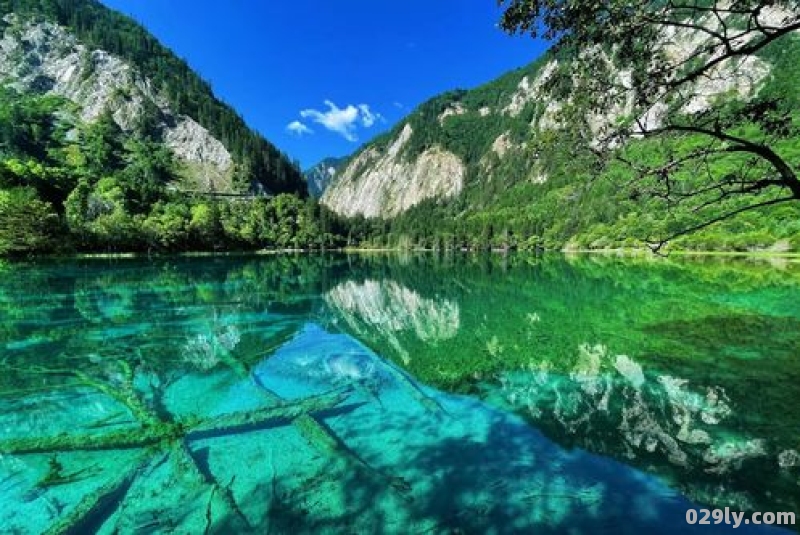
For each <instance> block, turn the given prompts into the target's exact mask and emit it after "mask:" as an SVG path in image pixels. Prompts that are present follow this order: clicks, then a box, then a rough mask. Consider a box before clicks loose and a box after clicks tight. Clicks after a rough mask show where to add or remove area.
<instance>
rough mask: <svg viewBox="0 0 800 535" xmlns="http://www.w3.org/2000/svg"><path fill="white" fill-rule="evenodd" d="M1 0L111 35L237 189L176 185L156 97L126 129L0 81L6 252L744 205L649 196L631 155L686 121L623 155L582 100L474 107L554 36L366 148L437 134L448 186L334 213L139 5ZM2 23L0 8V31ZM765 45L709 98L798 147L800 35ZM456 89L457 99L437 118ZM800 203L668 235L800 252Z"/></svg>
mask: <svg viewBox="0 0 800 535" xmlns="http://www.w3.org/2000/svg"><path fill="white" fill-rule="evenodd" d="M0 12H2V13H10V12H13V13H15V14H17V15H18V16H22V17H28V18H31V19H32V20H38V19H44V20H50V21H55V22H57V23H59V24H61V25H63V26H64V27H66V28H67V29H68V30H69V31H70V32H72V33H73V34H74V35H76V36H77V38H78V39H79V40H80V41H81V42H82V43H85V44H86V45H87V46H88V47H90V48H96V49H101V50H106V51H109V52H110V53H113V54H115V55H117V56H119V57H121V58H123V59H125V60H126V61H128V62H129V63H130V64H132V65H134V66H135V67H136V68H137V69H139V70H140V71H141V72H142V73H144V74H146V76H147V77H149V78H150V79H151V80H152V81H153V83H154V84H155V85H156V86H157V87H160V88H161V94H163V95H165V96H166V97H167V99H168V101H169V103H170V105H171V106H172V107H173V108H174V109H175V110H176V111H177V112H178V113H180V114H183V115H186V116H189V117H192V118H194V119H196V120H197V121H198V122H199V123H201V124H202V125H204V126H205V127H206V128H207V129H208V130H209V131H210V132H211V133H212V134H213V135H214V136H215V137H216V138H217V139H219V140H221V141H222V143H223V144H224V145H225V147H226V148H227V149H228V150H229V152H230V153H231V155H232V157H233V160H234V171H233V176H232V184H233V188H234V191H235V193H233V194H228V193H227V192H226V193H224V194H223V193H222V192H215V191H207V192H192V193H191V194H187V193H186V191H181V188H180V187H179V186H178V185H177V184H180V182H181V179H182V178H183V177H184V176H185V175H186V173H187V170H186V169H185V168H184V166H183V164H181V163H180V162H178V161H177V160H176V159H175V157H174V155H173V154H172V153H171V152H170V150H169V149H167V148H166V146H165V145H164V144H163V143H162V142H161V141H160V138H159V135H158V121H159V116H158V113H159V112H158V109H148V110H146V112H145V113H142V115H141V116H140V117H137V124H136V126H135V128H134V129H133V130H132V131H130V130H129V131H123V130H122V129H121V128H120V127H119V126H117V123H115V120H114V119H113V117H112V115H111V111H110V110H108V111H107V113H105V114H104V115H102V116H101V117H99V118H98V119H97V120H95V121H92V122H91V123H83V122H81V121H80V120H78V119H77V117H78V116H79V109H78V108H77V105H76V104H74V103H72V102H70V101H68V100H66V99H62V98H59V97H57V96H53V95H52V94H49V93H46V92H39V93H36V92H30V91H28V92H20V91H18V90H17V89H14V86H13V84H10V83H5V84H4V86H3V88H2V89H0V255H7V256H18V255H29V254H42V253H59V254H68V253H72V252H103V253H120V252H148V253H153V252H181V251H223V250H259V249H269V248H303V249H313V248H334V247H344V246H348V247H364V248H372V247H380V248H432V249H440V250H444V249H469V250H476V249H505V250H509V249H522V250H562V249H569V250H583V249H618V248H629V249H642V248H645V246H646V245H647V244H648V243H650V242H653V241H658V240H659V239H661V238H663V237H664V236H669V235H671V234H675V233H676V231H679V230H680V229H685V228H691V227H692V225H694V224H696V222H697V221H703V220H706V221H707V220H713V219H714V218H716V217H718V216H719V215H720V214H724V213H727V212H731V211H736V210H737V209H738V208H739V207H740V206H742V204H741V199H739V198H735V197H734V198H727V196H725V195H723V196H721V197H720V199H718V200H717V201H715V198H714V195H715V192H714V191H712V190H710V191H709V193H708V195H707V197H708V198H707V199H706V202H704V203H703V204H702V205H701V206H702V207H703V212H702V213H699V212H698V211H697V210H696V205H690V204H688V203H680V202H678V203H675V202H668V201H669V200H665V199H664V198H660V197H659V196H657V195H653V194H652V191H654V190H655V187H654V184H653V183H648V181H647V180H633V178H634V177H633V173H632V171H631V167H630V165H627V164H626V163H624V162H630V161H635V162H653V163H655V162H659V161H661V160H664V159H669V158H678V159H680V158H681V157H682V156H683V155H687V154H692V152H693V151H696V150H697V147H698V146H700V144H701V143H702V140H701V139H700V137H699V136H698V135H696V134H693V133H683V134H672V135H670V136H669V137H667V138H666V139H664V138H662V139H658V140H650V139H632V140H629V141H628V142H626V143H625V145H624V146H622V147H621V148H619V149H618V150H617V151H616V154H614V155H611V156H609V155H604V156H603V157H600V156H598V154H597V153H596V151H594V150H593V149H592V148H591V147H590V146H589V144H588V143H587V141H586V131H587V122H586V119H585V114H583V115H581V114H579V113H575V114H573V115H572V117H573V121H571V122H568V123H566V124H561V126H560V127H559V128H558V129H557V130H536V129H532V128H531V125H532V124H533V123H534V122H535V121H537V120H539V119H540V118H542V116H543V114H545V113H546V110H547V108H548V105H549V101H545V100H541V99H540V100H536V101H533V102H529V103H527V104H526V105H525V106H524V107H523V109H522V110H521V111H520V113H518V114H515V115H514V114H506V113H489V114H484V113H478V110H482V109H494V110H500V109H502V108H503V106H505V105H507V104H508V102H509V101H510V100H511V99H512V97H513V95H514V93H515V92H516V91H517V89H518V87H519V84H520V82H521V80H522V79H523V77H525V76H528V77H529V78H532V77H534V76H535V75H536V74H537V73H538V72H540V71H541V69H543V68H544V66H545V64H546V63H547V62H548V60H550V59H551V58H553V57H556V58H558V59H560V61H561V63H562V64H566V65H569V58H568V55H567V54H569V52H564V51H558V52H551V53H548V54H546V55H545V56H543V57H542V58H540V59H539V60H537V61H536V62H534V63H532V64H531V65H529V66H527V67H524V68H521V69H519V70H517V71H514V72H510V73H508V74H506V75H505V76H502V77H501V78H499V79H497V80H495V81H493V82H490V83H487V84H485V85H483V86H480V87H478V88H475V89H472V90H457V91H451V92H448V93H444V94H442V95H440V96H438V97H435V98H433V99H431V100H430V101H428V102H426V103H424V104H422V105H421V106H420V107H419V108H417V109H416V110H415V111H414V112H412V113H411V114H410V115H409V116H408V117H407V118H406V119H405V120H403V121H401V122H400V123H398V124H397V125H396V126H395V127H394V128H393V129H391V130H390V131H389V132H387V133H385V134H383V135H381V136H379V137H378V138H376V139H375V140H373V141H372V142H370V143H368V144H367V145H365V146H364V147H362V149H361V150H362V151H363V150H367V149H375V150H378V151H385V150H386V149H387V148H388V145H389V144H390V143H391V141H392V139H394V138H396V136H397V135H398V133H399V132H400V131H401V130H402V128H403V127H404V126H405V125H406V124H408V125H410V126H411V127H412V128H413V135H412V136H411V139H410V140H409V142H408V143H407V144H406V145H405V146H404V147H403V150H402V152H401V157H402V158H404V159H407V160H411V159H413V158H415V157H417V156H419V155H420V154H421V153H422V152H423V151H425V150H426V149H428V148H430V147H432V146H438V147H441V148H443V149H445V150H447V151H450V152H452V153H454V154H455V155H457V156H458V157H459V159H460V160H461V161H462V162H464V164H465V166H466V169H467V176H466V183H465V186H464V190H463V191H462V193H461V194H460V195H459V196H458V197H456V198H454V199H450V200H447V201H443V200H441V199H430V200H427V201H424V202H422V203H420V204H418V205H416V206H414V207H412V208H411V209H410V210H408V211H407V212H405V213H403V214H402V215H400V216H398V217H396V218H393V219H391V220H387V219H381V218H378V219H370V220H368V219H364V218H353V219H344V218H341V217H339V216H337V215H336V214H335V213H333V212H331V211H329V210H328V209H326V208H325V207H324V205H322V204H320V203H318V202H317V200H315V199H312V198H308V193H307V191H306V182H305V179H304V178H303V177H302V176H301V173H300V171H299V170H298V167H297V165H296V164H295V163H292V162H291V161H290V160H289V158H287V157H286V156H285V155H284V154H282V153H281V152H280V151H279V150H278V149H276V148H275V147H274V146H273V145H272V144H270V143H269V142H268V141H266V140H265V139H264V138H263V137H262V136H261V135H259V134H258V133H256V132H255V131H253V130H251V129H250V128H248V127H247V125H246V124H245V123H244V121H243V120H242V118H241V117H240V116H239V115H238V114H237V113H236V112H235V111H234V110H232V109H231V108H230V107H228V106H227V105H225V104H224V103H222V102H221V101H219V100H218V99H217V98H216V97H215V96H214V95H213V92H212V90H211V87H210V86H209V84H207V83H206V82H204V81H203V80H202V79H201V78H199V77H198V76H197V74H195V73H194V72H193V71H192V70H191V69H190V68H189V66H188V65H187V64H186V63H185V62H184V61H183V60H180V59H179V58H177V57H176V56H175V55H174V54H173V53H172V52H170V51H169V50H168V49H167V48H165V47H164V46H163V45H161V44H160V43H158V41H157V40H156V39H155V38H154V37H153V36H152V35H150V34H149V33H148V32H147V31H146V30H145V29H144V28H142V27H141V26H140V25H138V24H137V23H135V22H134V21H132V20H131V19H129V18H127V17H125V16H123V15H121V14H119V13H117V12H115V11H112V10H109V9H107V8H105V7H104V6H102V5H101V4H100V3H98V2H96V1H94V0H0ZM7 24H8V22H7V21H0V30H3V31H5V29H6V28H5V25H7ZM757 56H758V57H759V58H760V60H763V61H764V62H766V63H767V64H769V65H770V67H771V68H770V75H769V77H768V78H767V80H766V81H765V83H764V84H763V87H761V88H760V89H759V90H758V92H757V94H756V95H755V97H754V98H752V99H751V100H749V101H748V102H741V101H739V100H738V99H737V98H736V95H725V94H723V95H719V96H718V98H717V101H716V103H715V113H717V114H718V115H719V117H721V118H722V119H721V120H722V121H724V122H725V123H726V125H728V126H729V127H732V128H733V129H734V131H736V132H738V133H739V134H741V135H742V136H744V137H748V138H757V139H768V140H769V143H770V144H771V147H772V148H774V150H775V151H776V152H778V153H779V154H780V156H781V157H782V158H783V159H784V160H785V161H787V162H790V163H791V162H794V163H795V164H796V162H798V161H800V111H798V110H800V96H798V92H797V88H798V87H800V65H799V64H798V62H797V61H796V58H797V57H798V56H800V38H797V37H796V36H788V37H787V38H786V39H783V40H782V41H780V42H776V43H773V44H772V45H770V46H768V47H766V48H764V49H763V50H760V51H759V52H758V54H757ZM571 91H572V89H571V88H570V87H567V86H565V87H561V88H556V92H555V93H554V96H555V97H556V98H559V97H560V98H567V97H568V95H571V94H572V93H571ZM455 105H458V106H460V107H462V108H463V109H465V110H467V113H464V114H456V115H453V116H450V117H448V118H447V120H445V121H442V120H440V117H441V115H442V113H443V112H444V111H445V110H448V109H450V108H452V107H453V106H455ZM577 107H579V106H577V105H576V108H577ZM151 108H154V107H151ZM670 113H671V114H676V115H679V114H680V113H681V111H680V110H678V109H676V110H670ZM503 135H505V136H506V137H507V140H508V143H509V144H510V146H511V147H513V149H512V150H509V151H508V152H507V153H506V154H504V155H502V156H500V155H498V154H497V153H496V152H494V151H493V150H492V144H493V143H494V142H495V140H496V139H498V137H499V136H503ZM356 154H358V153H356ZM342 161H343V162H347V161H348V160H347V159H344V160H342ZM343 165H345V164H343ZM703 166H704V167H703V169H702V170H700V169H699V168H697V167H695V168H691V167H686V168H684V169H681V170H680V174H678V175H676V177H675V179H676V180H677V181H678V182H680V183H681V185H682V187H684V188H690V187H692V186H693V185H697V186H698V187H700V186H701V185H702V182H701V180H700V178H698V174H699V173H700V172H703V173H709V174H711V175H715V176H720V177H725V176H728V175H730V176H734V175H736V174H737V173H739V172H741V170H742V169H745V168H749V171H748V172H762V171H763V170H764V169H763V165H762V166H761V167H759V165H757V164H753V163H752V162H751V160H749V159H748V158H747V156H746V155H743V154H739V153H735V152H729V153H724V154H720V155H715V156H714V157H713V158H706V159H705V160H704V162H703ZM748 166H749V167H748ZM542 177H545V178H542ZM762 197H763V198H764V199H766V198H768V196H767V193H766V192H765V193H764V194H763V195H762ZM701 200H703V199H701ZM798 216H800V205H798V203H796V202H795V203H785V204H780V205H776V206H769V207H764V208H762V209H756V210H748V211H744V212H743V213H742V214H740V215H738V216H736V217H732V218H724V220H723V221H721V222H720V223H717V224H713V225H709V226H707V227H704V228H702V229H699V230H698V231H697V232H691V233H686V234H685V235H680V236H678V237H676V238H675V239H673V240H671V242H670V248H671V249H672V250H682V249H683V250H717V251H763V250H766V251H773V252H790V251H798V250H800V217H798Z"/></svg>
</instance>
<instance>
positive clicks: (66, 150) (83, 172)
mask: <svg viewBox="0 0 800 535" xmlns="http://www.w3.org/2000/svg"><path fill="white" fill-rule="evenodd" d="M0 118H3V119H4V121H3V122H0V125H2V126H0V255H24V254H30V253H43V252H53V251H56V250H58V251H68V250H70V249H72V250H78V251H112V252H124V251H190V250H192V251H193V250H222V249H243V250H252V249H263V248H270V247H282V248H286V247H292V248H309V247H313V248H319V247H330V246H335V245H337V244H338V241H337V239H336V238H335V236H334V235H332V234H331V232H330V229H329V228H328V229H324V228H323V227H322V226H321V225H322V224H323V223H324V218H323V217H322V216H321V214H320V212H319V208H318V207H317V205H316V204H315V203H314V202H313V201H309V200H304V199H301V198H299V197H297V196H296V195H290V194H281V195H277V196H275V197H271V198H267V197H241V198H238V199H237V200H224V199H219V198H217V197H215V196H214V195H213V194H211V195H206V196H204V195H195V196H190V197H187V196H186V195H182V194H180V193H179V192H178V191H175V190H174V189H172V188H173V186H172V185H173V184H175V183H177V182H178V180H179V176H180V169H179V168H178V167H177V165H176V163H175V162H174V160H173V157H172V153H171V152H170V151H169V149H167V148H166V147H165V146H164V145H163V144H160V143H157V142H155V141H153V140H152V139H150V138H149V137H148V136H146V135H143V134H142V133H141V132H140V133H136V132H133V133H125V132H123V131H122V130H120V129H119V127H118V126H117V125H116V123H115V122H114V120H113V119H112V117H111V116H110V114H104V115H102V116H100V117H99V118H98V119H97V120H96V121H94V122H92V123H89V124H82V123H79V122H78V121H76V120H75V119H74V117H73V114H72V113H71V109H70V106H69V104H68V103H66V102H65V101H63V100H61V99H56V98H53V97H49V96H36V95H25V94H19V93H17V92H16V91H14V90H11V89H5V90H0ZM6 120H8V121H13V123H11V124H12V125H13V126H15V127H14V128H8V127H7V126H8V124H9V123H7V122H5V121H6ZM68 133H69V135H68ZM56 244H58V247H56Z"/></svg>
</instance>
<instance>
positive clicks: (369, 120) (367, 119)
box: [358, 104, 385, 128]
mask: <svg viewBox="0 0 800 535" xmlns="http://www.w3.org/2000/svg"><path fill="white" fill-rule="evenodd" d="M358 110H359V111H360V112H361V124H362V125H364V128H370V127H371V126H372V125H374V124H375V123H376V122H377V121H381V122H384V121H385V120H384V118H383V115H381V114H380V113H373V112H372V110H370V109H369V106H367V105H366V104H359V105H358Z"/></svg>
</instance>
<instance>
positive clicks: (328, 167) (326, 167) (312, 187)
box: [303, 158, 347, 199]
mask: <svg viewBox="0 0 800 535" xmlns="http://www.w3.org/2000/svg"><path fill="white" fill-rule="evenodd" d="M346 161H347V159H346V158H325V159H324V160H322V161H321V162H319V163H318V164H317V165H314V166H312V167H310V168H309V169H306V170H305V171H304V172H303V176H304V177H305V179H306V184H307V185H308V194H309V195H311V196H312V197H314V198H315V199H319V198H320V197H322V194H323V193H325V190H326V189H327V188H328V186H329V185H330V184H331V182H333V181H334V180H335V179H336V177H337V175H338V172H339V168H341V167H342V166H343V165H344V164H345V162H346Z"/></svg>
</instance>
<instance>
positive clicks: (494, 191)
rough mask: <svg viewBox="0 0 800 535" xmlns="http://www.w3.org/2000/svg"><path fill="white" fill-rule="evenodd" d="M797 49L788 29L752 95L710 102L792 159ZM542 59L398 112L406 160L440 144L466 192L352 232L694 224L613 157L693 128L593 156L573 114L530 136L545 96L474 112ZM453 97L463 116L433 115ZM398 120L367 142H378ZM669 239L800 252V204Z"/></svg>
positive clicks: (592, 236) (661, 152) (675, 143)
mask: <svg viewBox="0 0 800 535" xmlns="http://www.w3.org/2000/svg"><path fill="white" fill-rule="evenodd" d="M798 56H800V38H797V37H796V36H790V37H789V38H787V39H785V40H783V41H781V42H779V43H774V44H772V45H771V46H769V47H767V48H766V49H764V50H763V51H761V52H760V53H759V57H760V58H761V59H763V60H765V61H766V62H768V63H769V64H770V65H771V66H772V69H771V75H770V77H769V78H768V80H767V81H766V83H765V84H764V87H762V88H761V89H760V90H759V92H758V94H757V95H756V97H755V98H754V99H753V100H751V101H749V102H747V103H742V102H739V101H737V100H736V99H735V97H734V96H732V95H722V96H720V98H719V108H718V112H719V114H720V116H722V117H723V120H725V121H727V123H728V124H732V125H734V126H735V128H737V129H738V131H740V132H743V135H744V136H748V137H751V138H764V139H769V140H770V143H772V146H773V147H774V148H775V150H776V151H777V152H779V153H780V154H781V156H782V157H783V158H784V159H785V160H787V161H789V162H795V163H797V162H800V96H799V94H798V91H797V88H798V87H800V65H799V64H798V62H797V61H796V58H797V57H798ZM547 59H548V58H546V57H545V58H543V59H541V60H539V61H537V62H535V63H533V64H531V65H530V66H528V67H525V68H523V69H520V70H519V71H516V72H513V73H509V74H508V75H506V76H504V77H502V78H500V79H498V80H496V81H494V82H491V83H489V84H486V85H484V86H482V87H479V88H476V89H474V90H471V91H454V92H450V93H445V94H443V95H440V96H438V97H436V98H434V99H432V100H430V101H428V102H426V103H425V104H423V105H422V106H420V107H419V108H418V109H417V110H415V111H414V112H413V113H412V114H411V115H410V116H409V117H408V119H407V123H408V124H410V125H411V127H412V128H413V130H414V134H413V135H412V137H411V140H410V141H409V143H408V144H407V145H406V146H404V147H403V155H404V157H405V158H407V159H411V158H414V157H415V156H417V155H419V154H420V153H422V151H424V150H425V149H426V148H427V147H430V146H433V145H438V146H441V147H444V148H445V149H447V150H449V151H451V152H453V153H455V154H456V155H458V156H459V157H460V158H461V159H462V161H464V162H465V164H466V166H467V173H468V176H467V184H466V185H465V189H464V191H463V192H462V193H461V195H460V196H459V197H458V198H456V199H454V200H452V201H447V202H442V201H440V200H428V201H424V202H422V203H420V204H419V205H417V206H415V207H413V208H411V209H410V210H409V211H407V212H405V213H404V214H402V215H401V216H399V217H397V218H395V219H393V220H391V221H384V220H365V219H363V218H355V219H353V220H351V221H349V222H348V227H349V229H350V240H351V241H353V242H357V243H359V242H363V243H368V244H370V245H373V246H376V247H426V248H441V249H447V248H458V249H460V248H468V249H486V248H503V249H506V248H508V249H515V248H519V249H527V250H536V249H547V250H560V249H565V248H566V249H617V248H632V249H641V248H644V247H645V244H646V243H647V242H648V241H650V240H656V239H658V238H659V237H661V236H664V235H669V234H670V233H671V232H672V231H674V230H676V229H681V228H685V227H689V226H691V225H692V224H694V223H695V222H696V221H698V220H701V221H702V219H700V217H701V216H700V215H698V214H697V213H696V212H695V211H694V210H693V207H691V206H688V205H681V204H679V205H677V206H668V205H667V203H665V202H664V199H661V198H658V197H656V196H649V195H647V194H646V192H647V191H648V186H649V185H648V183H647V182H646V181H633V180H632V178H633V172H632V170H631V168H630V166H629V165H626V164H625V163H624V162H623V160H625V161H637V162H647V161H653V162H658V161H660V160H664V159H665V158H666V157H667V156H668V155H670V156H674V155H682V154H687V153H689V152H691V151H692V150H694V149H695V148H696V147H697V146H698V145H699V144H700V143H701V139H700V137H699V136H697V135H694V134H684V135H672V136H670V137H669V138H668V139H666V140H665V139H659V140H657V141H652V140H631V141H629V142H628V143H626V145H625V146H624V147H623V148H622V149H620V150H619V151H617V154H616V155H614V156H615V157H608V158H598V156H597V154H595V153H594V152H593V151H592V150H591V149H590V148H589V147H588V146H587V144H586V142H585V139H584V138H583V137H582V131H585V129H586V125H585V124H582V123H581V122H575V123H574V124H569V125H566V126H565V127H564V128H562V129H560V130H558V131H557V132H555V131H544V132H536V133H533V134H532V133H531V127H530V125H531V122H532V121H533V120H534V119H535V118H536V117H540V116H541V114H542V113H544V110H545V109H546V107H547V102H534V103H531V104H530V105H528V106H527V107H525V109H523V110H522V112H521V113H520V114H519V115H517V116H516V117H512V116H509V115H499V114H493V115H489V116H487V117H483V116H481V115H480V114H477V113H474V111H475V110H479V109H480V108H482V107H484V106H495V107H497V106H501V105H503V104H504V103H507V102H508V101H509V100H510V98H511V95H512V94H513V93H514V92H515V91H516V89H517V86H518V84H519V82H520V80H521V79H522V78H523V77H524V76H526V75H527V76H528V77H533V76H535V74H536V73H537V72H538V71H539V70H540V69H541V68H542V67H543V65H544V64H545V63H546V60H547ZM566 90H567V89H565V91H566ZM456 103H459V104H460V105H461V106H463V107H464V108H465V109H467V110H472V111H473V113H465V114H463V115H456V116H450V117H448V118H447V120H446V121H443V122H440V121H439V119H438V118H439V116H440V115H441V114H442V112H443V111H444V110H446V109H447V108H449V107H452V106H453V105H454V104H456ZM676 113H677V112H676ZM405 124H406V123H405V122H403V123H401V124H399V125H398V126H397V127H395V128H394V129H393V130H392V131H391V132H389V133H387V134H385V135H384V136H382V137H380V138H379V139H377V140H375V141H374V142H373V143H372V144H371V145H370V147H375V148H378V149H379V150H385V148H386V147H387V146H388V144H389V143H390V142H391V140H392V139H393V138H394V137H396V136H397V134H398V133H399V132H400V130H401V129H402V128H403V126H404V125H405ZM503 133H508V135H509V140H510V141H511V142H512V143H513V144H516V145H518V146H524V147H525V148H524V149H523V150H518V151H510V152H509V153H507V154H506V155H504V157H503V158H499V157H498V156H497V155H496V154H494V153H493V152H492V151H491V148H490V147H491V144H492V142H493V141H494V140H495V139H496V138H497V137H498V136H500V135H502V134H503ZM705 163H708V165H709V166H710V169H709V170H707V171H706V170H704V172H709V173H711V174H715V175H719V176H725V175H726V174H728V173H733V172H734V171H735V170H737V169H739V168H743V167H745V166H747V165H749V161H748V160H747V158H745V157H744V156H743V155H740V154H724V155H722V156H719V157H717V158H715V159H713V160H712V161H709V162H704V164H705ZM753 171H758V169H757V168H756V169H754V170H753ZM695 174H699V173H698V172H697V169H686V170H684V171H683V174H682V175H681V176H680V177H678V178H679V180H680V181H682V182H683V183H684V184H691V183H692V182H699V179H698V178H696V176H695ZM540 175H541V176H546V177H547V181H546V182H545V183H538V182H537V181H535V180H533V179H532V178H533V177H536V176H540ZM764 197H765V198H766V195H764ZM712 200H713V199H712ZM737 203H741V200H739V199H731V200H727V199H725V200H723V201H722V202H717V203H709V206H708V210H707V211H706V213H705V214H702V217H705V218H714V217H716V216H718V215H719V214H723V213H725V212H726V211H731V210H735V209H736V208H737V207H738V206H739V204H737ZM670 245H671V248H672V250H699V251H711V250H713V251H742V252H744V251H755V250H772V251H779V252H786V251H800V203H797V202H794V203H786V204H781V205H777V206H772V207H766V208H763V209H757V210H752V211H747V212H744V213H742V214H740V215H738V216H736V217H733V218H730V219H727V220H725V221H722V222H720V223H718V224H715V225H712V226H710V227H708V228H705V229H702V230H699V231H698V232H693V233H690V234H688V235H685V236H681V237H679V238H676V239H675V240H673V241H672V242H671V244H670Z"/></svg>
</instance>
